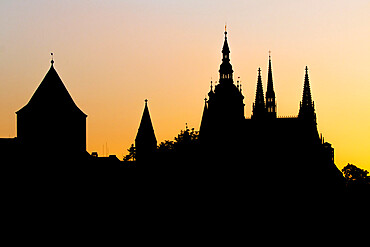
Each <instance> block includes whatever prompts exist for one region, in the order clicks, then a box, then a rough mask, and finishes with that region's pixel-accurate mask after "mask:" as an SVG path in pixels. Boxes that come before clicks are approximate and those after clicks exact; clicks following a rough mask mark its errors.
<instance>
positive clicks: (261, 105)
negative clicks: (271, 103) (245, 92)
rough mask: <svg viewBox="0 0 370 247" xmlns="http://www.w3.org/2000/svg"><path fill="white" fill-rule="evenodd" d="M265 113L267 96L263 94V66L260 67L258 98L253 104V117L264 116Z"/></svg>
mask: <svg viewBox="0 0 370 247" xmlns="http://www.w3.org/2000/svg"><path fill="white" fill-rule="evenodd" d="M264 113H265V98H264V96H263V86H262V78H261V68H258V79H257V89H256V99H255V102H254V104H253V118H256V117H262V116H263V115H264Z"/></svg>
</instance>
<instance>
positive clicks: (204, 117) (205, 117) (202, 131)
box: [199, 98, 208, 136]
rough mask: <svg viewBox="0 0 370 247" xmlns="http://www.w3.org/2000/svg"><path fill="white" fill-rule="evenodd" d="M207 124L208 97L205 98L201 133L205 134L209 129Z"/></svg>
mask: <svg viewBox="0 0 370 247" xmlns="http://www.w3.org/2000/svg"><path fill="white" fill-rule="evenodd" d="M207 125H208V107H207V98H205V99H204V108H203V116H202V121H201V123H200V128H199V131H200V134H201V135H202V136H203V135H204V134H205V133H204V132H205V131H206V129H207Z"/></svg>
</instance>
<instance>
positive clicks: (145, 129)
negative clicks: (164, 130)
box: [135, 99, 157, 161]
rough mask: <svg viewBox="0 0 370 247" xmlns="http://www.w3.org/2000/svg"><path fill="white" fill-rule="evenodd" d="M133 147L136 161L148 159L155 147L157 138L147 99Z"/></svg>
mask: <svg viewBox="0 0 370 247" xmlns="http://www.w3.org/2000/svg"><path fill="white" fill-rule="evenodd" d="M135 147H136V160H137V161H142V160H145V159H148V158H149V157H151V155H152V154H153V152H154V151H155V149H156V148H157V138H156V137H155V134H154V128H153V124H152V120H151V118H150V114H149V108H148V100H147V99H146V100H145V106H144V111H143V115H142V117H141V121H140V126H139V129H138V131H137V135H136V138H135Z"/></svg>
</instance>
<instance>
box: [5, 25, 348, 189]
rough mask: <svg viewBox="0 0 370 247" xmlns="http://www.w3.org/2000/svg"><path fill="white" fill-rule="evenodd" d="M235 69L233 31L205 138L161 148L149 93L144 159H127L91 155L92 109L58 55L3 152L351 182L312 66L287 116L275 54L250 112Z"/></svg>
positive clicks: (281, 182)
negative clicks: (76, 96)
mask: <svg viewBox="0 0 370 247" xmlns="http://www.w3.org/2000/svg"><path fill="white" fill-rule="evenodd" d="M233 72H234V71H233V68H232V65H231V63H230V48H229V45H228V40H227V32H226V30H225V38H224V43H223V48H222V62H221V65H220V69H219V82H218V83H217V84H216V83H215V85H213V82H212V81H211V86H210V91H209V92H208V99H205V103H204V110H203V115H202V119H201V125H200V129H199V139H198V138H197V139H196V142H195V144H194V143H193V144H192V140H191V135H190V134H189V130H188V129H187V130H186V131H185V132H183V135H182V143H181V145H178V149H177V150H176V151H177V152H167V153H166V152H159V150H158V149H157V139H156V137H155V133H154V128H153V124H152V121H151V117H150V114H149V108H148V103H147V100H145V106H144V111H143V115H142V119H141V122H140V125H139V128H138V132H137V135H136V139H135V148H136V155H135V158H136V161H135V162H132V163H128V162H126V163H123V164H119V163H120V161H119V160H118V159H117V158H116V157H113V156H110V157H104V158H102V157H98V155H97V153H93V154H92V155H89V154H88V153H87V152H86V117H87V115H86V114H84V113H83V112H82V111H81V110H80V109H79V108H78V107H77V106H76V104H75V103H74V101H73V99H72V97H71V96H70V94H69V93H68V91H67V89H66V87H65V86H64V84H63V82H62V80H61V79H60V77H59V76H58V74H57V72H56V70H55V68H54V61H53V60H52V61H51V67H50V69H49V71H48V72H47V74H46V75H45V78H44V79H43V80H42V82H41V84H40V85H39V87H38V88H37V90H36V91H35V93H34V95H33V96H32V97H31V99H30V101H29V102H28V103H27V105H25V106H24V107H23V108H22V109H20V110H19V111H17V112H16V114H17V133H18V137H17V138H2V139H0V149H1V150H3V151H4V150H5V152H4V153H3V154H2V159H3V160H4V159H5V160H13V161H14V160H15V159H20V160H21V161H22V162H25V161H26V160H27V159H32V160H37V161H39V160H43V161H46V162H50V161H51V160H52V161H51V163H55V162H57V161H61V162H62V163H63V164H72V163H76V162H80V163H81V164H82V163H83V164H89V165H90V167H93V166H92V165H96V164H98V165H99V167H98V168H103V167H104V166H103V165H106V166H105V167H108V165H112V164H115V165H116V167H123V168H127V167H130V168H132V167H133V168H135V167H137V168H140V169H141V170H142V169H144V170H151V171H153V170H157V171H159V170H160V171H162V172H163V171H167V172H171V171H174V170H176V171H181V172H182V174H188V175H189V174H191V176H196V175H197V174H202V176H200V178H201V179H202V180H204V179H208V180H209V179H211V180H212V179H217V178H220V175H222V176H221V177H222V181H224V182H226V181H227V182H228V183H231V184H234V185H235V187H242V188H245V186H247V185H251V184H253V186H256V185H258V186H261V187H265V186H266V185H268V186H267V187H268V188H275V189H276V188H278V190H286V189H287V188H289V189H290V188H294V187H299V188H305V189H308V190H313V191H317V190H318V189H320V190H321V189H323V188H325V190H329V191H336V190H340V189H341V188H342V187H343V185H344V181H343V176H342V174H341V172H340V171H339V170H338V169H337V167H336V166H335V164H334V149H333V148H332V147H331V144H330V143H327V142H324V140H323V138H322V137H320V136H319V134H318V130H317V121H316V113H315V104H314V101H313V100H312V95H311V89H310V83H309V75H308V67H307V66H306V68H305V75H304V85H303V95H302V101H301V102H300V105H299V112H298V115H297V116H296V117H284V118H280V117H278V116H277V105H276V96H275V92H274V84H273V76H272V62H271V56H270V55H269V59H268V78H267V90H266V94H265V95H264V92H263V85H262V76H261V69H260V68H258V75H257V87H256V95H255V101H254V103H253V104H252V115H251V117H250V118H246V117H245V116H244V106H245V104H244V102H243V101H244V96H243V92H242V85H241V84H240V83H239V81H237V82H236V83H234V79H233ZM19 154H22V155H19ZM19 156H21V157H19ZM16 157H17V158H16ZM117 164H118V165H117ZM74 165H75V164H74ZM75 167H76V166H75ZM177 174H180V173H177ZM206 174H207V175H206ZM210 174H213V175H214V174H216V175H217V176H210ZM235 183H237V184H235ZM292 185H294V186H292Z"/></svg>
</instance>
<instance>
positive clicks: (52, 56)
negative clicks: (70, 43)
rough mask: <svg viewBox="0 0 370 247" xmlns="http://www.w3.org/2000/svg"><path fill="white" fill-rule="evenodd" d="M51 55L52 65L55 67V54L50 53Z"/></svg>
mask: <svg viewBox="0 0 370 247" xmlns="http://www.w3.org/2000/svg"><path fill="white" fill-rule="evenodd" d="M50 55H51V65H53V64H54V53H50Z"/></svg>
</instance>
